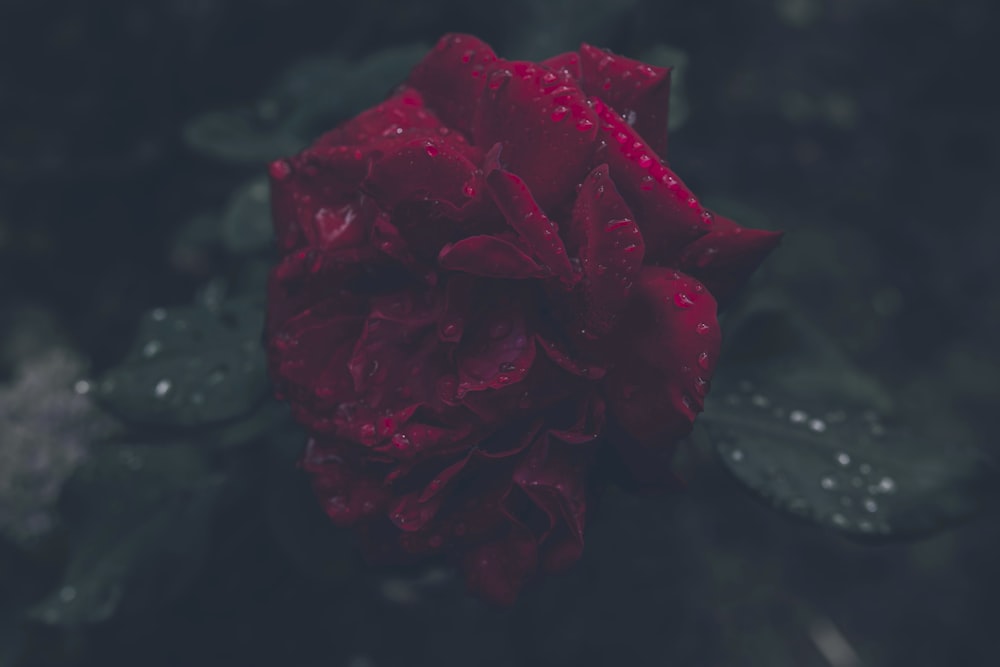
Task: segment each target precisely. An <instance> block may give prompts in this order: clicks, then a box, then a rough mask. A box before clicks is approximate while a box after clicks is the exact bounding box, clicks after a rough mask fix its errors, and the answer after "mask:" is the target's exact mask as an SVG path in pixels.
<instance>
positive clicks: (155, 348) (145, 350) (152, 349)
mask: <svg viewBox="0 0 1000 667" xmlns="http://www.w3.org/2000/svg"><path fill="white" fill-rule="evenodd" d="M162 349H163V343H161V342H160V341H158V340H156V339H153V340H151V341H148V342H147V343H146V344H145V345H143V346H142V356H144V357H146V358H149V357H155V356H156V355H157V354H159V352H160V350H162Z"/></svg>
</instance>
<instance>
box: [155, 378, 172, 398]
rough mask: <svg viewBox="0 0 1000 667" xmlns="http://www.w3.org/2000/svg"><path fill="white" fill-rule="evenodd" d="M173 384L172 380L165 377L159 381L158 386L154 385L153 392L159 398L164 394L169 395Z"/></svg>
mask: <svg viewBox="0 0 1000 667" xmlns="http://www.w3.org/2000/svg"><path fill="white" fill-rule="evenodd" d="M172 386H173V384H172V383H171V382H170V380H168V379H166V378H164V379H162V380H160V381H159V382H157V383H156V386H155V387H153V393H154V394H155V395H156V397H157V398H163V397H164V396H166V395H167V393H168V392H169V391H170V388H171V387H172Z"/></svg>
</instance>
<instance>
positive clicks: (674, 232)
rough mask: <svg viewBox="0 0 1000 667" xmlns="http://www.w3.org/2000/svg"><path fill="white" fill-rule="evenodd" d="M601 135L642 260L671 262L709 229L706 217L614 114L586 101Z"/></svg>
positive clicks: (709, 219) (604, 106)
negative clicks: (633, 218)
mask: <svg viewBox="0 0 1000 667" xmlns="http://www.w3.org/2000/svg"><path fill="white" fill-rule="evenodd" d="M591 102H592V103H593V108H594V111H595V112H597V115H598V116H599V117H600V119H601V134H602V135H603V136H604V137H606V141H607V145H608V149H607V162H608V166H609V167H610V168H611V177H612V178H613V179H614V181H615V183H616V184H618V188H619V190H620V191H621V193H622V196H623V197H624V198H625V201H626V202H628V205H629V208H631V209H632V211H633V212H634V213H635V216H636V222H637V223H638V224H639V229H640V230H642V237H643V239H645V242H646V256H647V257H648V258H649V259H650V260H652V261H653V262H656V263H658V264H666V265H669V264H672V263H673V262H674V261H676V258H677V257H678V256H679V255H680V253H681V252H682V250H683V248H684V246H685V245H687V244H688V243H690V242H691V241H693V240H694V239H696V238H698V237H700V236H703V235H704V234H707V233H708V232H709V231H711V230H712V214H711V213H710V212H709V211H708V210H707V209H706V208H704V207H703V206H702V205H701V203H700V202H699V201H698V199H697V198H696V197H695V196H694V195H693V194H692V193H691V191H690V190H688V188H687V186H685V185H684V184H683V183H682V182H681V181H680V179H679V178H677V175H676V174H674V172H672V171H671V170H670V169H669V168H668V167H667V166H666V165H665V164H664V163H663V162H662V161H661V160H660V158H659V157H658V156H657V155H656V153H655V152H654V151H653V150H652V149H651V148H650V147H649V146H648V145H647V144H646V142H644V141H643V140H642V139H641V138H640V137H639V134H638V133H637V132H636V131H635V130H634V129H633V128H631V127H629V125H628V124H627V123H626V122H625V121H623V120H622V119H621V118H620V117H619V116H618V114H617V113H615V110H614V109H612V108H611V107H609V106H608V105H607V104H605V103H604V102H602V101H601V100H600V99H598V98H591Z"/></svg>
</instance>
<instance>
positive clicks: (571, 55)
mask: <svg viewBox="0 0 1000 667" xmlns="http://www.w3.org/2000/svg"><path fill="white" fill-rule="evenodd" d="M542 64H543V65H545V66H546V67H548V68H549V69H551V70H555V71H557V72H558V71H560V70H561V71H563V72H565V73H566V74H567V75H569V76H571V77H573V78H574V79H577V80H579V79H580V54H579V53H577V52H576V51H568V52H566V53H560V54H559V55H557V56H552V57H551V58H547V59H546V60H543V61H542Z"/></svg>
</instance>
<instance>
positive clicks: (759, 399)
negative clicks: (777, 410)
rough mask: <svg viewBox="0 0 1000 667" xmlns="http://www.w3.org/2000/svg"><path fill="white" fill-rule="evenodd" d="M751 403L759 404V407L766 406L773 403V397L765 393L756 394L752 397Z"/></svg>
mask: <svg viewBox="0 0 1000 667" xmlns="http://www.w3.org/2000/svg"><path fill="white" fill-rule="evenodd" d="M750 403H752V404H753V405H755V406H757V407H758V408H766V407H768V406H769V405H771V399H769V398H768V397H767V396H764V395H763V394H754V395H753V396H751V397H750Z"/></svg>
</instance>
